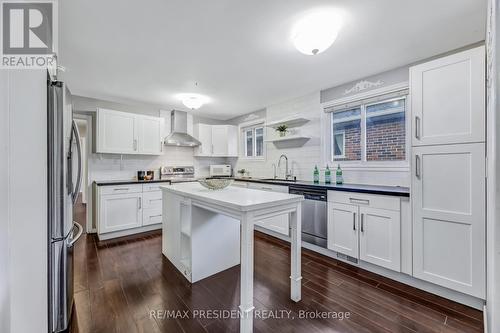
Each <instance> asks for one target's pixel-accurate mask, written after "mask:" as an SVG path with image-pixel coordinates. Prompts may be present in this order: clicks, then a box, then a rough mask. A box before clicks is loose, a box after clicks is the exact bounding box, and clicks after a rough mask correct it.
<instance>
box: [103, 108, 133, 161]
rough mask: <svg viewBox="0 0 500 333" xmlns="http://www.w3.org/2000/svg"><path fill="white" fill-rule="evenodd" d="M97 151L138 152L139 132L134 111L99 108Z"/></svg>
mask: <svg viewBox="0 0 500 333" xmlns="http://www.w3.org/2000/svg"><path fill="white" fill-rule="evenodd" d="M96 134H97V140H96V141H97V144H96V148H97V152H98V153H119V154H136V153H137V134H136V124H135V115H134V114H133V113H127V112H118V111H113V110H106V109H98V110H97V132H96Z"/></svg>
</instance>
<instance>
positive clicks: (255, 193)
mask: <svg viewBox="0 0 500 333" xmlns="http://www.w3.org/2000/svg"><path fill="white" fill-rule="evenodd" d="M161 189H162V191H163V213H162V215H163V242H162V252H163V254H164V255H165V256H166V257H167V258H168V259H169V260H170V262H171V263H172V264H173V265H174V266H175V267H176V268H177V269H178V270H179V271H180V272H181V273H182V274H183V275H184V276H185V277H186V279H188V280H189V281H190V282H192V283H194V282H196V281H199V280H201V279H203V278H206V277H208V276H211V275H213V274H216V273H218V272H220V271H223V270H225V269H228V268H230V267H232V266H235V265H237V264H239V263H240V264H241V269H240V271H241V273H240V274H241V276H240V279H241V284H240V286H241V288H240V306H239V312H240V332H252V329H253V310H254V306H253V270H254V263H253V262H254V260H253V256H254V235H253V233H254V224H255V222H258V221H260V220H263V219H266V218H270V217H273V216H277V215H282V214H289V215H290V238H291V275H290V280H291V286H290V293H291V295H290V298H291V299H292V300H293V301H295V302H298V301H300V299H301V279H302V277H301V260H300V253H301V221H300V219H301V202H302V201H303V200H304V198H303V197H302V196H300V195H294V194H288V193H274V192H265V191H261V190H253V189H246V188H239V187H234V186H229V187H227V188H225V189H223V190H218V191H212V190H208V189H206V188H204V187H202V186H201V185H200V184H199V183H184V184H175V185H169V186H162V187H161Z"/></svg>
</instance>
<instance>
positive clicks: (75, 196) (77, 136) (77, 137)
mask: <svg viewBox="0 0 500 333" xmlns="http://www.w3.org/2000/svg"><path fill="white" fill-rule="evenodd" d="M71 130H72V132H73V134H74V138H75V143H76V150H77V151H78V174H77V178H76V186H75V189H74V192H73V194H72V195H71V197H72V199H73V203H75V202H76V200H77V199H78V193H79V192H80V188H81V186H82V163H83V161H82V147H81V144H80V133H79V132H78V127H77V125H76V122H75V120H73V123H72V125H71Z"/></svg>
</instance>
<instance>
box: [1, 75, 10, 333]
mask: <svg viewBox="0 0 500 333" xmlns="http://www.w3.org/2000/svg"><path fill="white" fill-rule="evenodd" d="M7 87H8V71H7V70H0V103H1V104H0V332H9V330H10V298H9V275H8V272H9V270H8V266H9V223H8V222H9V194H8V178H9V177H8V170H9V168H8V159H9V112H8V111H9V109H8V107H9V98H8V93H9V90H8V88H7Z"/></svg>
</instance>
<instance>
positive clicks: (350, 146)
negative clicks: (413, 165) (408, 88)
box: [331, 96, 406, 163]
mask: <svg viewBox="0 0 500 333" xmlns="http://www.w3.org/2000/svg"><path fill="white" fill-rule="evenodd" d="M405 111H406V96H404V97H401V96H398V97H396V98H386V99H381V98H378V99H377V98H375V99H371V100H370V101H365V103H361V105H359V106H356V107H351V108H346V107H344V108H340V109H338V110H334V111H333V112H332V116H331V119H332V127H331V129H332V131H331V147H332V148H331V160H332V161H334V162H337V161H353V162H360V163H365V162H377V161H379V162H398V161H399V162H401V161H406V118H405Z"/></svg>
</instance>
